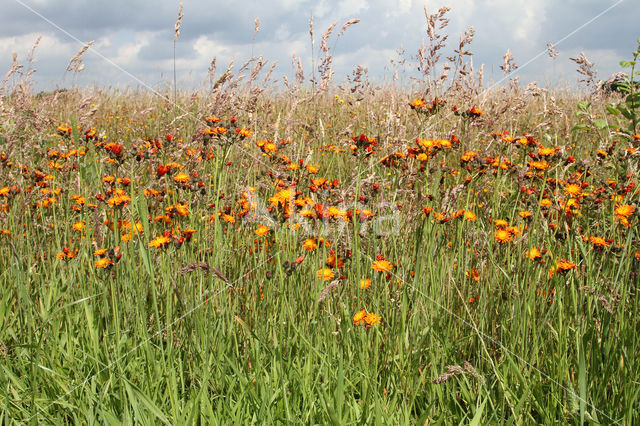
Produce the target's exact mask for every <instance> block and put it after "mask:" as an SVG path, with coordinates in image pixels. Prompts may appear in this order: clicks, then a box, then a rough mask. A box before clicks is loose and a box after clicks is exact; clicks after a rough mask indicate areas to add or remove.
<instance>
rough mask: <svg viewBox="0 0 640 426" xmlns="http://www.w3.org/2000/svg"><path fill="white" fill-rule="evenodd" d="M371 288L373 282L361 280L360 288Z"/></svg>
mask: <svg viewBox="0 0 640 426" xmlns="http://www.w3.org/2000/svg"><path fill="white" fill-rule="evenodd" d="M369 287H371V280H370V279H369V278H364V279H361V280H360V288H361V289H363V290H366V289H368V288H369Z"/></svg>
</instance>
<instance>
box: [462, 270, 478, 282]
mask: <svg viewBox="0 0 640 426" xmlns="http://www.w3.org/2000/svg"><path fill="white" fill-rule="evenodd" d="M464 275H465V276H466V277H467V278H470V279H472V280H474V281H475V282H478V281H480V272H478V270H477V269H476V268H473V269H470V270H468V271H467V272H465V273H464Z"/></svg>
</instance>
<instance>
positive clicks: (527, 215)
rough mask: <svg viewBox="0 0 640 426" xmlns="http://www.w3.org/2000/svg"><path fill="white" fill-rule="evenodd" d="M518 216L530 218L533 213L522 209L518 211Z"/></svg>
mask: <svg viewBox="0 0 640 426" xmlns="http://www.w3.org/2000/svg"><path fill="white" fill-rule="evenodd" d="M518 216H520V217H521V218H523V219H531V218H532V217H533V213H531V212H530V211H529V210H524V211H521V212H518Z"/></svg>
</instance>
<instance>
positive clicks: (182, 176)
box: [173, 172, 191, 183]
mask: <svg viewBox="0 0 640 426" xmlns="http://www.w3.org/2000/svg"><path fill="white" fill-rule="evenodd" d="M173 180H174V181H175V182H177V183H187V182H189V181H190V180H191V178H190V177H189V175H188V174H186V173H182V172H181V173H178V174H177V175H175V176H174V177H173Z"/></svg>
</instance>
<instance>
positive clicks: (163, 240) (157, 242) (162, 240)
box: [149, 235, 171, 250]
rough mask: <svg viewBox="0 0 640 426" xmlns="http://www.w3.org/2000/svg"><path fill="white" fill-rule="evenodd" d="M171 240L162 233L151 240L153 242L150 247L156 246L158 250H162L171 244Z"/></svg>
mask: <svg viewBox="0 0 640 426" xmlns="http://www.w3.org/2000/svg"><path fill="white" fill-rule="evenodd" d="M170 241H171V240H170V239H169V237H167V236H165V235H161V236H159V237H156V238H154V239H153V240H151V242H150V243H149V247H156V248H157V249H158V250H160V249H161V248H162V247H164V246H166V245H167V244H169V242H170Z"/></svg>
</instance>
